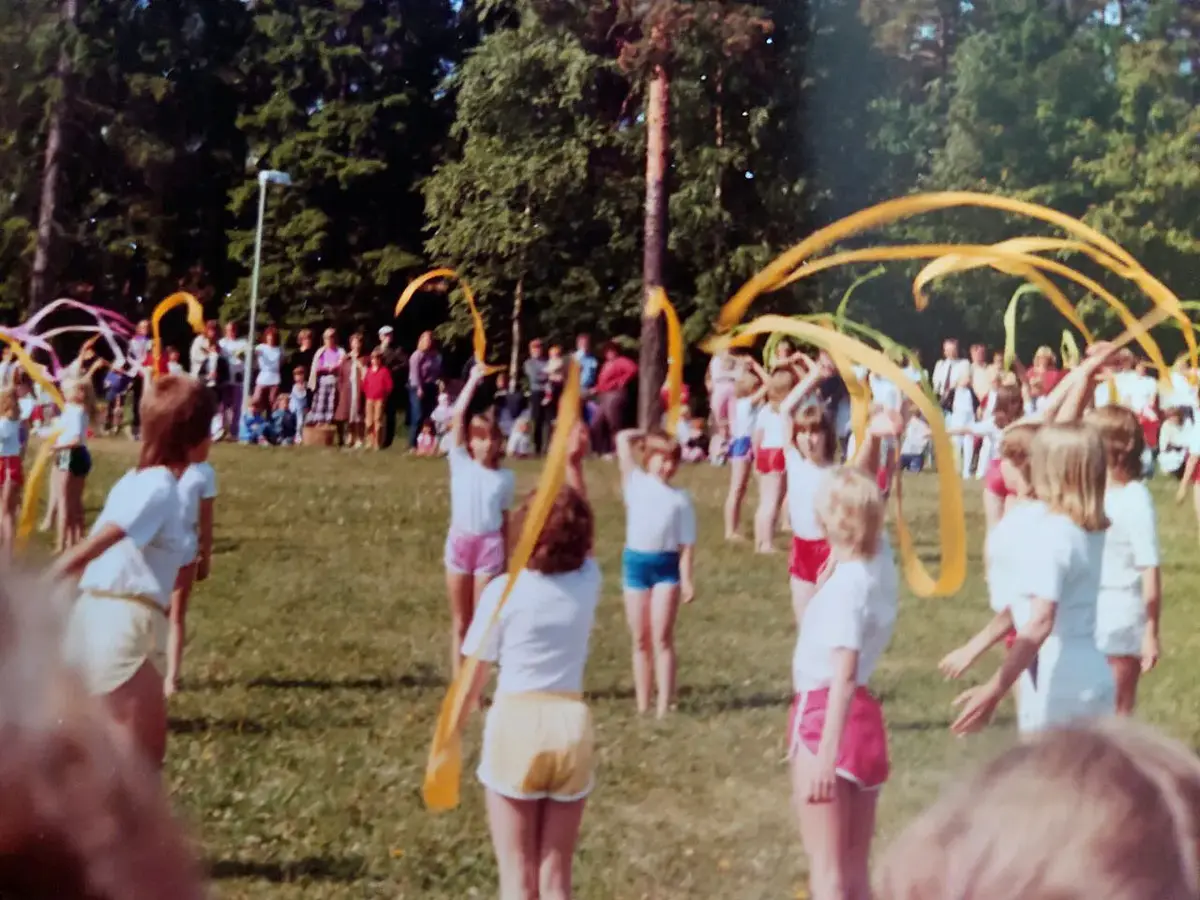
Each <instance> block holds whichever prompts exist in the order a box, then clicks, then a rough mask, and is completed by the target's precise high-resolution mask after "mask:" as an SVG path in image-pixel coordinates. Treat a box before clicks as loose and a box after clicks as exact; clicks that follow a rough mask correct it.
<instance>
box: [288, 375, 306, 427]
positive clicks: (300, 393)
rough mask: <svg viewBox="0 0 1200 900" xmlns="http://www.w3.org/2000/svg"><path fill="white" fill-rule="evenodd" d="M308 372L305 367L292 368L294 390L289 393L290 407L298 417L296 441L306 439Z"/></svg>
mask: <svg viewBox="0 0 1200 900" xmlns="http://www.w3.org/2000/svg"><path fill="white" fill-rule="evenodd" d="M310 393H311V392H310V391H309V389H308V373H307V372H306V371H304V369H303V367H301V366H297V367H296V368H295V369H293V370H292V390H291V393H289V394H288V409H289V410H290V411H291V413H292V415H294V416H295V417H296V443H297V444H299V443H301V442H303V440H304V420H305V418H306V416H307V415H308V397H309V394H310Z"/></svg>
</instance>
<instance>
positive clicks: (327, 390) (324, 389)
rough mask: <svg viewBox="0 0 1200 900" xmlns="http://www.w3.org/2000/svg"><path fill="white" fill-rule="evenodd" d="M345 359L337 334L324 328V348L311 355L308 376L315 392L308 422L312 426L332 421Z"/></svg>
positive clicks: (335, 410)
mask: <svg viewBox="0 0 1200 900" xmlns="http://www.w3.org/2000/svg"><path fill="white" fill-rule="evenodd" d="M345 358H346V353H345V351H344V350H342V348H341V347H339V346H338V342H337V332H336V331H334V330H333V329H332V328H326V329H325V346H323V347H322V348H321V349H320V350H318V351H317V352H316V353H315V354H314V355H313V364H312V371H311V373H310V374H309V376H308V386H309V388H311V389H312V390H313V391H314V392H315V394H314V396H313V404H312V412H310V413H309V414H308V421H309V422H311V423H312V424H314V425H328V424H330V423H331V422H332V421H333V419H334V414H335V413H336V412H337V394H338V379H339V376H340V373H341V369H342V360H344V359H345Z"/></svg>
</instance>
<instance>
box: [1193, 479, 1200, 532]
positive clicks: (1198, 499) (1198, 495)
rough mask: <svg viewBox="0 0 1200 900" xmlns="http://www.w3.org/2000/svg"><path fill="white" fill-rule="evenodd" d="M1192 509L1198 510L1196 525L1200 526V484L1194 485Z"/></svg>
mask: <svg viewBox="0 0 1200 900" xmlns="http://www.w3.org/2000/svg"><path fill="white" fill-rule="evenodd" d="M1192 507H1193V508H1194V509H1195V510H1196V523H1197V524H1198V525H1200V482H1197V483H1196V484H1194V485H1192Z"/></svg>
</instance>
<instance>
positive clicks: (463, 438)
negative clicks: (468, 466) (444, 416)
mask: <svg viewBox="0 0 1200 900" xmlns="http://www.w3.org/2000/svg"><path fill="white" fill-rule="evenodd" d="M484 372H485V369H484V368H483V366H479V365H476V366H473V367H472V369H471V374H470V376H469V377H468V378H467V383H466V384H464V385H463V387H462V390H461V391H459V394H458V400H457V401H455V403H454V409H453V410H452V411H451V413H450V443H451V445H452V446H455V447H465V446H466V444H467V410H468V409H470V407H471V400H472V399H473V398H474V397H475V389H476V388H478V387H479V382H481V381H483V379H484V377H485V375H484Z"/></svg>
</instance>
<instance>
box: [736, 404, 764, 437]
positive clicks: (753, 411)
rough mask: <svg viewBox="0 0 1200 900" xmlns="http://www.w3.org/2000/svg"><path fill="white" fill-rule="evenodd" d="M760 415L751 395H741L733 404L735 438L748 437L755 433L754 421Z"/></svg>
mask: <svg viewBox="0 0 1200 900" xmlns="http://www.w3.org/2000/svg"><path fill="white" fill-rule="evenodd" d="M757 417H758V408H757V407H756V406H755V403H754V400H753V399H752V398H750V397H739V398H738V399H737V400H735V401H734V404H733V439H734V440H735V441H736V440H737V439H738V438H748V437H753V435H754V422H755V420H756V418H757Z"/></svg>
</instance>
